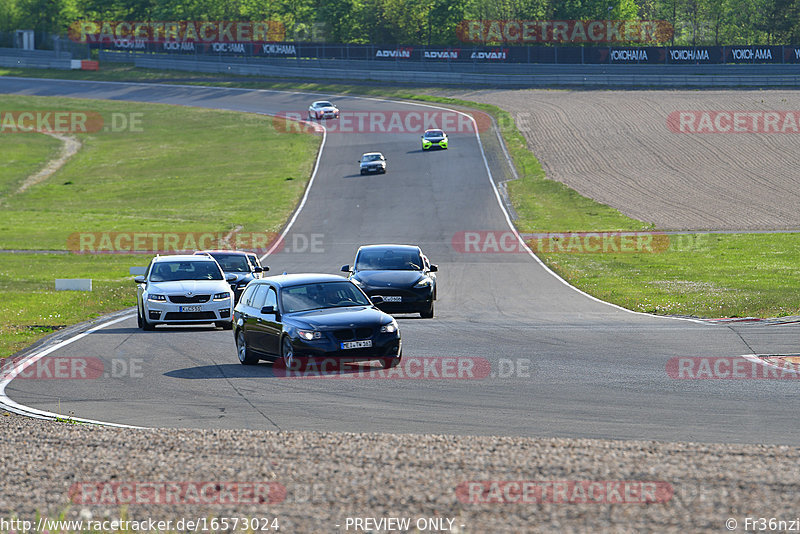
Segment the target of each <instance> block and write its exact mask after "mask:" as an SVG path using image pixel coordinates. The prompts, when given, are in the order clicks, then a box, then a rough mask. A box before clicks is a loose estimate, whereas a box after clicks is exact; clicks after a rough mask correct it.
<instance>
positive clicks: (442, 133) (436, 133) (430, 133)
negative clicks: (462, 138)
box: [425, 130, 444, 137]
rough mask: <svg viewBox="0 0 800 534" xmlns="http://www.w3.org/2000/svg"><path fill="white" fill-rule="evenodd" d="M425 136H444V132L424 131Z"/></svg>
mask: <svg viewBox="0 0 800 534" xmlns="http://www.w3.org/2000/svg"><path fill="white" fill-rule="evenodd" d="M425 137H444V132H443V131H441V130H431V131H429V132H425Z"/></svg>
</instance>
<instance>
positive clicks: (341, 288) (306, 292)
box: [281, 281, 371, 313]
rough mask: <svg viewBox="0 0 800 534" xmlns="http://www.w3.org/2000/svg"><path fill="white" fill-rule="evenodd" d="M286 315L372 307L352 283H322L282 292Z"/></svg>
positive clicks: (290, 288) (286, 289) (296, 287)
mask: <svg viewBox="0 0 800 534" xmlns="http://www.w3.org/2000/svg"><path fill="white" fill-rule="evenodd" d="M281 300H282V303H283V311H284V312H285V313H292V312H301V311H307V310H318V309H322V308H337V307H343V306H371V303H370V301H369V299H367V297H365V296H364V294H363V293H362V292H361V291H359V290H358V288H357V287H356V286H354V285H353V283H352V282H345V281H342V282H322V283H313V284H303V285H297V286H291V287H287V288H284V289H283V291H282V292H281Z"/></svg>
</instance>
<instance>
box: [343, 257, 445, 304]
mask: <svg viewBox="0 0 800 534" xmlns="http://www.w3.org/2000/svg"><path fill="white" fill-rule="evenodd" d="M438 270H439V269H438V267H437V266H436V265H432V264H431V263H430V261H429V260H428V258H427V257H426V256H425V254H423V253H422V250H421V249H420V248H419V247H418V246H414V245H365V246H363V247H361V248H359V249H358V252H357V253H356V260H355V263H354V264H353V267H352V268H350V266H349V265H345V266H343V267H342V271H343V272H346V273H350V280H352V281H353V283H354V284H356V285H357V286H358V287H360V288H361V289H362V290H363V291H364V293H366V294H367V295H369V296H370V298H373V299H374V298H375V297H377V296H380V297H381V302H380V303H377V306H378V307H379V308H380V309H382V310H384V311H386V312H389V313H419V314H420V316H421V317H424V318H431V317H433V301H434V300H436V274H435V273H436V272H437V271H438Z"/></svg>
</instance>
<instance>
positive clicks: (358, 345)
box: [342, 339, 372, 349]
mask: <svg viewBox="0 0 800 534" xmlns="http://www.w3.org/2000/svg"><path fill="white" fill-rule="evenodd" d="M371 346H372V340H371V339H365V340H364V341H342V349H365V348H369V347H371Z"/></svg>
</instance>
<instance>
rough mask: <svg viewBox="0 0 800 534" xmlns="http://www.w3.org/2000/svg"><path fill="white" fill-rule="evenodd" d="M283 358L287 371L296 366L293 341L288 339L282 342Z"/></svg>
mask: <svg viewBox="0 0 800 534" xmlns="http://www.w3.org/2000/svg"><path fill="white" fill-rule="evenodd" d="M281 358H283V365H284V366H285V367H286V370H289V369H291V368H292V365H294V361H295V360H294V347H292V340H291V339H289V338H288V337H285V338H283V341H282V342H281Z"/></svg>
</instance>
